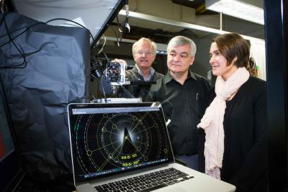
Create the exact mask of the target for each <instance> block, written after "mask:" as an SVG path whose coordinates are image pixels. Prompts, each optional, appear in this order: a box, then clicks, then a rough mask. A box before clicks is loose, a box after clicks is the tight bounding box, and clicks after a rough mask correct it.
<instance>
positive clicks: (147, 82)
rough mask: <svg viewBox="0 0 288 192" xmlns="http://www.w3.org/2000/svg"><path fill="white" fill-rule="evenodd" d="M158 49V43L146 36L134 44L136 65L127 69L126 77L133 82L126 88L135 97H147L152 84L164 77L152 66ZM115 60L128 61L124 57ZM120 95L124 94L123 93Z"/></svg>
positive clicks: (133, 50)
mask: <svg viewBox="0 0 288 192" xmlns="http://www.w3.org/2000/svg"><path fill="white" fill-rule="evenodd" d="M156 51H157V45H156V43H155V42H153V41H151V40H150V39H148V38H144V37H143V38H141V39H139V40H138V41H136V42H135V43H134V44H133V46H132V54H133V58H134V61H135V66H134V67H133V68H132V69H130V70H127V71H126V78H127V80H128V81H130V82H131V84H130V85H128V86H126V88H127V89H128V90H129V91H130V93H131V94H132V95H133V96H134V97H137V98H138V97H140V98H145V97H146V96H147V94H148V91H149V89H150V87H151V84H153V83H156V81H157V80H158V79H160V78H161V77H163V74H161V73H158V72H156V71H155V69H154V68H153V67H152V64H153V62H154V60H155V58H156ZM114 61H115V62H119V63H121V64H122V65H123V64H124V65H126V61H124V60H122V59H115V60H114ZM120 96H122V95H121V93H120Z"/></svg>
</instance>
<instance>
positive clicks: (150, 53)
mask: <svg viewBox="0 0 288 192" xmlns="http://www.w3.org/2000/svg"><path fill="white" fill-rule="evenodd" d="M136 54H138V55H143V54H144V55H148V56H150V55H153V54H154V53H153V52H151V51H137V52H136Z"/></svg>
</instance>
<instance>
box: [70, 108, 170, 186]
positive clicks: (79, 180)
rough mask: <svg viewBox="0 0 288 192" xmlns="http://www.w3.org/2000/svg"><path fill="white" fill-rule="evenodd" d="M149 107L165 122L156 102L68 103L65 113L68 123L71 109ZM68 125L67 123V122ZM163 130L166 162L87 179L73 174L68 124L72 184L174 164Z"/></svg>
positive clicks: (161, 110)
mask: <svg viewBox="0 0 288 192" xmlns="http://www.w3.org/2000/svg"><path fill="white" fill-rule="evenodd" d="M149 106H157V107H158V108H159V110H160V112H161V113H162V117H161V118H162V119H163V121H164V122H166V121H165V116H164V113H163V109H162V106H161V105H160V103H158V102H141V103H85V104H83V103H70V104H69V105H68V106H67V111H68V121H70V117H71V115H72V110H73V109H75V108H76V109H81V108H123V107H149ZM68 124H69V122H68ZM165 129H166V133H167V137H168V144H169V147H170V151H171V155H170V157H169V158H168V160H167V161H163V162H157V163H155V164H152V165H146V166H141V167H133V168H132V169H126V170H124V171H121V172H113V173H108V174H106V175H97V176H94V177H89V178H81V177H78V176H77V173H75V167H74V165H75V164H74V158H73V147H72V140H71V138H72V135H71V134H72V133H71V131H72V130H71V128H70V124H69V135H70V151H71V160H72V169H73V179H74V184H75V185H76V183H81V182H83V181H89V180H92V179H100V178H101V179H102V178H106V177H110V176H112V175H118V174H122V173H124V172H125V173H127V172H133V171H137V170H139V169H146V168H149V167H155V166H158V165H166V164H169V163H173V162H175V159H174V154H173V150H172V145H171V141H170V138H169V133H168V129H167V126H166V125H165Z"/></svg>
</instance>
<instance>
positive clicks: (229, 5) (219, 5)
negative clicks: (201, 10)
mask: <svg viewBox="0 0 288 192" xmlns="http://www.w3.org/2000/svg"><path fill="white" fill-rule="evenodd" d="M206 9H208V10H212V11H216V12H219V13H223V14H225V15H230V16H232V17H237V18H240V19H243V20H247V21H250V22H253V23H258V24H261V25H264V11H263V8H260V7H256V6H254V5H251V4H248V3H245V2H241V1H239V0H206Z"/></svg>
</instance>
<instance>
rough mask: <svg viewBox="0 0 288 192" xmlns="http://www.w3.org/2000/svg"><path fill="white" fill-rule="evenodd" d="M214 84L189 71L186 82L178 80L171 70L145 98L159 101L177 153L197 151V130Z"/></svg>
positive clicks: (183, 153) (185, 153) (187, 153)
mask: <svg viewBox="0 0 288 192" xmlns="http://www.w3.org/2000/svg"><path fill="white" fill-rule="evenodd" d="M211 90H212V89H211V87H210V85H209V83H208V81H207V80H206V79H205V78H203V77H202V76H200V75H197V74H195V73H192V72H190V73H189V76H188V78H187V79H186V81H185V82H184V84H183V85H181V84H179V83H178V82H177V81H175V80H174V79H173V78H172V76H171V75H170V73H169V72H168V73H167V74H166V75H165V76H164V78H162V79H159V80H158V81H157V83H156V85H153V86H152V87H151V90H150V93H149V95H148V97H147V98H146V100H152V101H159V102H161V103H162V105H163V109H164V112H165V115H166V118H167V119H171V123H170V124H169V126H168V129H169V134H170V138H171V142H172V147H173V150H174V154H175V155H192V154H196V153H198V131H199V129H197V127H196V125H197V124H198V123H199V121H200V120H201V118H202V116H203V114H204V112H205V109H206V107H207V105H208V103H209V98H210V94H211Z"/></svg>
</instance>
